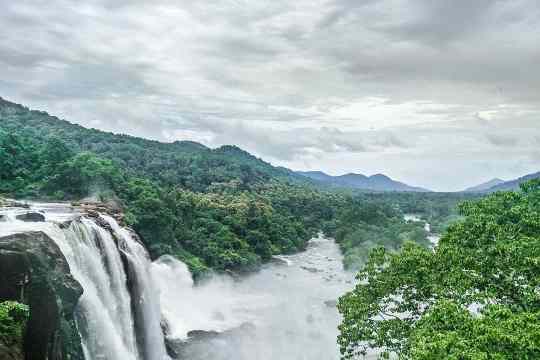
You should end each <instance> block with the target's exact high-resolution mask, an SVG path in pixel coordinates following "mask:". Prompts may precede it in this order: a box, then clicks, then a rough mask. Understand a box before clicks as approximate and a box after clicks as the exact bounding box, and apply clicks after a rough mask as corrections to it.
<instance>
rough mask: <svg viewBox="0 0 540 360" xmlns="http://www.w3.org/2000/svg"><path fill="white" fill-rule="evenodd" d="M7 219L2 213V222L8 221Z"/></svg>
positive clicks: (0, 220) (0, 218)
mask: <svg viewBox="0 0 540 360" xmlns="http://www.w3.org/2000/svg"><path fill="white" fill-rule="evenodd" d="M6 220H7V218H6V216H5V215H1V214H0V222H3V221H6Z"/></svg>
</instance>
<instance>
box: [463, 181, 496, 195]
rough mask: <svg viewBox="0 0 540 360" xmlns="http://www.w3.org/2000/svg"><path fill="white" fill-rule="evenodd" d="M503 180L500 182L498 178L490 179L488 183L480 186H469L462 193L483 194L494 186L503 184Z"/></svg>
mask: <svg viewBox="0 0 540 360" xmlns="http://www.w3.org/2000/svg"><path fill="white" fill-rule="evenodd" d="M504 182H505V181H504V180H501V179H499V178H495V179H491V180H489V181H486V182H483V183H481V184H478V185H476V186H471V187H470V188H467V189H465V190H463V191H462V192H484V191H486V190H488V189H490V188H492V187H494V186H497V185H500V184H502V183H504Z"/></svg>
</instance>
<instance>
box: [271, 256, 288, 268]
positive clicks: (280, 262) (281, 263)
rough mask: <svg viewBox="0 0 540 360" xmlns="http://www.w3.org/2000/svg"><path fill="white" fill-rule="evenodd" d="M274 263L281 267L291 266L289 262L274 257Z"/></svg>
mask: <svg viewBox="0 0 540 360" xmlns="http://www.w3.org/2000/svg"><path fill="white" fill-rule="evenodd" d="M272 263H273V264H276V265H280V266H289V262H288V261H287V260H285V259H282V258H280V257H279V256H272Z"/></svg>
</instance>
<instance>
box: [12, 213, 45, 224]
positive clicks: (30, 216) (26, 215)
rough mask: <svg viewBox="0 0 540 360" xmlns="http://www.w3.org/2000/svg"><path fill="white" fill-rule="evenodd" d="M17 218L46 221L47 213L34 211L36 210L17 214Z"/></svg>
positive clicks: (28, 220) (29, 220) (27, 220)
mask: <svg viewBox="0 0 540 360" xmlns="http://www.w3.org/2000/svg"><path fill="white" fill-rule="evenodd" d="M15 218H17V220H21V221H26V222H44V221H45V215H43V214H41V213H38V212H34V211H32V212H27V213H24V214H20V215H17V216H16V217H15Z"/></svg>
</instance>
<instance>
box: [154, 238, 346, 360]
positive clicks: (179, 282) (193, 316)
mask: <svg viewBox="0 0 540 360" xmlns="http://www.w3.org/2000/svg"><path fill="white" fill-rule="evenodd" d="M153 273H154V275H155V278H156V281H157V283H158V287H159V288H160V292H161V306H162V313H163V317H164V322H165V323H166V328H167V337H168V339H169V341H176V342H177V343H179V344H181V345H180V347H181V348H182V354H183V356H185V358H188V359H193V360H197V359H201V360H202V359H207V360H214V359H215V360H225V359H238V360H244V359H245V360H248V359H250V360H251V359H260V360H266V359H281V360H288V359H291V360H292V359H295V360H297V359H310V360H314V359H315V360H316V359H321V360H323V359H324V360H332V359H338V358H339V350H338V347H337V344H336V337H337V335H338V330H337V326H338V324H339V321H340V317H339V313H338V311H337V309H336V307H335V301H336V300H337V299H338V297H339V296H341V295H342V294H344V293H345V292H346V291H348V290H350V289H352V287H353V279H354V274H353V273H349V272H346V271H344V269H343V265H342V255H341V254H340V252H339V248H338V246H337V245H336V244H335V243H334V241H333V240H330V239H325V238H322V237H319V238H317V239H313V240H311V242H310V243H309V247H308V249H307V251H305V252H302V253H299V254H295V255H290V256H281V257H279V258H278V259H276V261H274V262H273V263H271V264H268V265H266V266H265V267H263V268H262V270H261V271H259V272H257V273H255V274H252V275H249V276H246V277H243V278H241V279H236V280H234V279H232V278H231V277H228V276H215V277H213V278H212V279H211V280H209V281H208V282H206V283H204V284H202V285H197V286H194V284H193V280H192V279H191V275H190V274H189V272H188V270H187V267H186V265H185V264H183V263H181V262H180V261H178V260H175V259H173V258H172V257H169V256H166V257H162V258H160V259H158V260H157V261H156V262H155V263H154V264H153ZM191 330H204V331H207V332H211V331H216V332H220V334H219V335H218V334H217V333H203V332H199V336H195V337H193V336H192V337H188V332H189V331H191Z"/></svg>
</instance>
